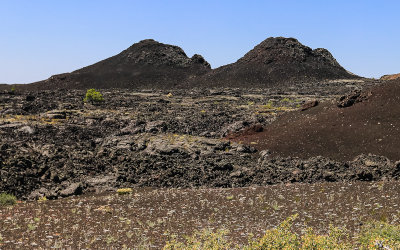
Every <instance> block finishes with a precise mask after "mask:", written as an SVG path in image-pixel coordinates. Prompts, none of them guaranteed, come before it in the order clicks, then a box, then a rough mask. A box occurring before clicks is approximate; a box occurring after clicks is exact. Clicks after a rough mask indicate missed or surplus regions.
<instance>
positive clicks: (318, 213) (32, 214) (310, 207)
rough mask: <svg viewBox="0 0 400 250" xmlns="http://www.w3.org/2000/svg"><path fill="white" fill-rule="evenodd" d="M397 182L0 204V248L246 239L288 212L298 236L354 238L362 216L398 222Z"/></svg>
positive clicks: (242, 241)
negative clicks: (219, 233)
mask: <svg viewBox="0 0 400 250" xmlns="http://www.w3.org/2000/svg"><path fill="white" fill-rule="evenodd" d="M399 191H400V183H399V182H354V183H340V182H337V183H319V184H285V185H284V184H282V185H271V186H267V187H248V188H225V189H209V188H205V189H149V188H142V189H134V191H133V193H132V194H128V195H117V194H116V193H114V192H112V193H102V194H88V195H82V196H72V197H68V198H64V199H58V200H47V201H42V202H40V201H34V202H20V203H18V204H17V205H15V206H14V207H1V208H0V218H1V220H0V234H1V243H0V249H38V248H46V249H47V248H51V247H54V248H56V247H58V248H63V249H77V248H79V249H82V248H93V249H98V248H108V249H112V248H118V249H119V248H124V247H125V248H138V247H140V246H143V247H145V248H160V247H161V246H163V245H164V244H165V241H166V240H168V238H169V237H170V236H171V235H172V234H176V235H178V236H179V237H183V236H184V235H190V234H192V232H193V231H194V230H201V229H205V228H208V229H212V230H217V229H222V228H225V229H228V230H229V233H228V236H229V237H230V239H231V240H232V241H234V242H237V243H240V244H245V243H246V242H247V240H248V237H249V236H250V235H251V234H254V235H255V236H261V235H262V234H263V233H264V231H265V230H266V229H269V228H271V227H274V226H276V225H278V224H279V223H280V222H282V221H283V220H284V219H285V218H287V217H288V216H290V215H292V214H296V213H298V214H299V217H298V219H297V220H296V221H295V224H294V227H293V229H294V231H296V232H298V233H302V232H304V230H305V229H306V228H307V227H308V226H311V227H313V228H315V229H316V232H317V233H326V232H327V231H326V230H327V229H328V228H329V225H330V224H332V225H334V226H338V227H342V228H346V229H347V230H349V232H350V235H354V233H357V231H358V230H359V229H360V226H361V225H362V224H363V223H365V222H366V221H368V220H371V219H377V220H387V221H390V222H399V219H400V213H399V201H400V200H399Z"/></svg>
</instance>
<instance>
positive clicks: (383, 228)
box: [164, 214, 400, 250]
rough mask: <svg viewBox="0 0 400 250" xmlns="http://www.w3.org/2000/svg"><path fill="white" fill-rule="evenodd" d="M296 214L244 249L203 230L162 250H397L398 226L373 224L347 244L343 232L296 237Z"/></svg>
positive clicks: (332, 230) (399, 245) (219, 232)
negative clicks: (356, 239)
mask: <svg viewBox="0 0 400 250" xmlns="http://www.w3.org/2000/svg"><path fill="white" fill-rule="evenodd" d="M297 216H298V215H297V214H295V215H292V216H290V217H289V218H287V219H286V220H285V221H283V222H282V223H281V224H280V225H279V226H277V227H276V228H274V229H270V230H267V231H266V232H265V234H264V236H263V237H261V238H260V239H250V241H249V244H248V245H247V246H238V245H235V244H233V243H232V242H229V241H228V240H227V234H228V233H229V231H227V230H217V231H216V232H213V231H211V230H202V231H197V232H195V233H194V234H193V235H192V236H187V237H185V240H184V241H178V240H177V236H176V235H173V236H172V237H171V239H170V240H169V241H168V242H167V243H166V245H165V247H164V249H177V250H178V249H246V250H253V249H257V250H258V249H355V248H356V249H400V226H396V225H391V224H389V223H386V222H380V221H374V222H371V223H368V224H367V225H366V226H364V227H363V228H362V231H361V234H360V236H359V237H358V239H359V241H358V242H357V241H356V242H352V243H350V240H349V239H350V237H349V236H348V235H347V234H346V231H345V230H343V229H340V228H337V227H330V230H329V234H328V235H318V234H315V233H314V231H313V229H312V228H308V229H307V231H306V233H305V234H304V235H302V236H299V235H298V234H296V233H293V232H292V230H291V228H292V225H293V222H294V221H295V219H296V218H297Z"/></svg>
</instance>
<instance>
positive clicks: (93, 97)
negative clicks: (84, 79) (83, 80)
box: [83, 89, 104, 104]
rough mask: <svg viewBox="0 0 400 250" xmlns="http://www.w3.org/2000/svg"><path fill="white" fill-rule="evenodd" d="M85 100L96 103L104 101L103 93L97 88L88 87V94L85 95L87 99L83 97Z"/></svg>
mask: <svg viewBox="0 0 400 250" xmlns="http://www.w3.org/2000/svg"><path fill="white" fill-rule="evenodd" d="M83 101H84V102H90V103H92V104H94V103H99V102H103V101H104V98H103V95H102V94H101V93H100V92H99V91H96V90H95V89H88V90H87V91H86V96H85V99H83Z"/></svg>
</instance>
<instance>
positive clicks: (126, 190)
mask: <svg viewBox="0 0 400 250" xmlns="http://www.w3.org/2000/svg"><path fill="white" fill-rule="evenodd" d="M132 192H133V190H132V188H120V189H118V190H117V193H118V194H119V195H123V194H131V193H132Z"/></svg>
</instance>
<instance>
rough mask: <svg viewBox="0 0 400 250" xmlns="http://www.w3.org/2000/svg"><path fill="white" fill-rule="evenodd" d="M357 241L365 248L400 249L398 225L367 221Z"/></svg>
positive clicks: (399, 227)
mask: <svg viewBox="0 0 400 250" xmlns="http://www.w3.org/2000/svg"><path fill="white" fill-rule="evenodd" d="M359 242H360V245H361V247H362V248H365V249H400V225H392V224H389V223H387V222H384V221H372V222H369V223H367V224H366V225H364V226H363V228H362V230H361V233H360V236H359Z"/></svg>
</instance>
